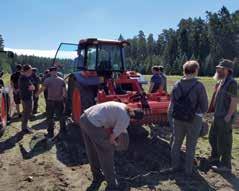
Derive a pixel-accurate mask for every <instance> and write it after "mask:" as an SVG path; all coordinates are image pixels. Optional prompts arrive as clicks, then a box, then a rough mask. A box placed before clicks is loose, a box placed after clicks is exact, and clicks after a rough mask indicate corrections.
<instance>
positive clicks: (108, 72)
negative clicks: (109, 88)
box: [97, 60, 112, 78]
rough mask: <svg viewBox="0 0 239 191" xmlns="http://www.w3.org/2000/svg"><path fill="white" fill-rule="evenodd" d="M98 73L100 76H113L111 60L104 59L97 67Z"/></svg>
mask: <svg viewBox="0 0 239 191" xmlns="http://www.w3.org/2000/svg"><path fill="white" fill-rule="evenodd" d="M97 74H98V75H99V76H104V77H105V78H111V76H112V66H111V62H110V61H108V60H102V61H101V62H100V63H99V65H98V67H97Z"/></svg>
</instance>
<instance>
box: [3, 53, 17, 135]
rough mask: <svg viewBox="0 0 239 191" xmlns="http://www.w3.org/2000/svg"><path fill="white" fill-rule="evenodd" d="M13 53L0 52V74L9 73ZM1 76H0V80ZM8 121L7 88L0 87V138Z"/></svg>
mask: <svg viewBox="0 0 239 191" xmlns="http://www.w3.org/2000/svg"><path fill="white" fill-rule="evenodd" d="M13 56H14V54H13V52H11V51H3V50H0V73H1V75H2V74H3V71H4V72H10V71H11V66H12V64H13ZM1 77H2V76H0V78H1ZM8 119H9V94H8V88H5V87H2V86H0V137H1V136H2V135H3V133H4V131H5V129H6V126H7V122H8Z"/></svg>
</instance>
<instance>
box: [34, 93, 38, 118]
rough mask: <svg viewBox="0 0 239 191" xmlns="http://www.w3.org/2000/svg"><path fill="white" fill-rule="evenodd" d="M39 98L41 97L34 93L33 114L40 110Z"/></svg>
mask: <svg viewBox="0 0 239 191" xmlns="http://www.w3.org/2000/svg"><path fill="white" fill-rule="evenodd" d="M38 100H39V98H38V97H37V96H35V95H34V103H33V114H36V113H37V110H38Z"/></svg>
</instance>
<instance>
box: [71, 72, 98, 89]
mask: <svg viewBox="0 0 239 191" xmlns="http://www.w3.org/2000/svg"><path fill="white" fill-rule="evenodd" d="M73 75H74V77H75V79H76V81H77V82H78V83H79V84H81V85H83V86H97V85H99V84H100V78H99V77H98V76H97V75H96V73H94V72H89V71H80V72H74V73H73Z"/></svg>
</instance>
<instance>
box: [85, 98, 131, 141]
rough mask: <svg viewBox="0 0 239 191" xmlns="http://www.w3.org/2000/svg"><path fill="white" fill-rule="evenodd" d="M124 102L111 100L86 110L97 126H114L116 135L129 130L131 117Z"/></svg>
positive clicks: (89, 118)
mask: <svg viewBox="0 0 239 191" xmlns="http://www.w3.org/2000/svg"><path fill="white" fill-rule="evenodd" d="M126 108H127V106H126V104H124V103H120V102H115V101H109V102H104V103H100V104H97V105H94V106H92V107H90V108H88V109H86V110H85V111H84V113H85V114H86V116H87V118H88V120H89V121H90V122H91V123H92V124H93V125H95V126H96V127H104V128H113V133H114V134H115V136H116V137H117V136H119V135H120V134H121V133H123V132H127V128H128V126H129V123H130V117H129V114H128V112H127V110H126Z"/></svg>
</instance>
